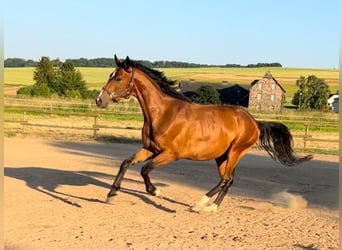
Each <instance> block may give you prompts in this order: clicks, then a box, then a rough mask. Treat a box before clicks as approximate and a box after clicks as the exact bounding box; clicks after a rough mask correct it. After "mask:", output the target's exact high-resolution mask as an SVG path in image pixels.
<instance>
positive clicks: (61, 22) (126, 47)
mask: <svg viewBox="0 0 342 250" xmlns="http://www.w3.org/2000/svg"><path fill="white" fill-rule="evenodd" d="M338 2H339V1H338V0H326V1H322V0H277V1H274V0H258V1H256V0H234V1H233V0H212V1H208V0H206V1H201V0H144V1H143V0H129V1H117V0H96V1H95V0H91V1H90V0H89V1H88V0H72V1H71V0H59V1H47V0H31V1H27V0H13V1H5V3H4V10H3V35H4V58H13V57H17V58H23V59H33V60H39V59H40V58H41V57H42V56H48V57H50V59H55V58H59V59H61V60H65V59H68V58H73V59H75V58H81V57H84V58H88V59H90V58H98V57H106V58H111V57H113V55H114V54H117V55H118V56H119V57H120V58H122V57H126V56H129V57H130V58H132V59H136V60H149V61H158V60H168V61H182V62H189V63H203V64H219V65H223V64H232V63H236V64H241V65H247V64H254V63H259V62H265V63H271V62H279V63H281V64H282V65H283V67H301V68H338V66H339V31H340V29H339V23H340V21H341V20H340V19H339V18H338V14H339V11H338V9H339V3H338Z"/></svg>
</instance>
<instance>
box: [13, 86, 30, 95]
mask: <svg viewBox="0 0 342 250" xmlns="http://www.w3.org/2000/svg"><path fill="white" fill-rule="evenodd" d="M32 87H33V86H25V87H22V88H20V89H18V91H17V95H28V96H32Z"/></svg>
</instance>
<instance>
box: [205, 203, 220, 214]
mask: <svg viewBox="0 0 342 250" xmlns="http://www.w3.org/2000/svg"><path fill="white" fill-rule="evenodd" d="M217 209H218V206H217V205H216V204H215V203H213V204H211V205H209V206H206V207H204V208H203V209H202V210H201V211H203V212H208V213H209V212H217Z"/></svg>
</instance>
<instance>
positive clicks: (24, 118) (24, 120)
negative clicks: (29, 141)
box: [22, 112, 26, 133]
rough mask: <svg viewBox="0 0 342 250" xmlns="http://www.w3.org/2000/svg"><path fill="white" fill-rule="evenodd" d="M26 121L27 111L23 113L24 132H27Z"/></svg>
mask: <svg viewBox="0 0 342 250" xmlns="http://www.w3.org/2000/svg"><path fill="white" fill-rule="evenodd" d="M25 122H26V112H24V113H23V122H22V125H23V130H22V131H23V133H25Z"/></svg>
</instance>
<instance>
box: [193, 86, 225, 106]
mask: <svg viewBox="0 0 342 250" xmlns="http://www.w3.org/2000/svg"><path fill="white" fill-rule="evenodd" d="M191 100H192V101H193V102H195V103H199V104H221V101H220V97H219V93H218V92H217V90H216V89H215V88H214V87H213V86H210V85H205V86H201V87H199V88H198V89H197V90H196V92H195V94H194V95H193V96H192V98H191Z"/></svg>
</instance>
